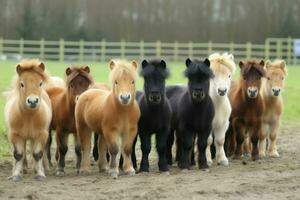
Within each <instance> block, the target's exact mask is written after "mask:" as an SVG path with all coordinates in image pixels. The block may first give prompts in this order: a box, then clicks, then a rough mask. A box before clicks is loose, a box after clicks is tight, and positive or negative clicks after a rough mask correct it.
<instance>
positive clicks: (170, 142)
mask: <svg viewBox="0 0 300 200" xmlns="http://www.w3.org/2000/svg"><path fill="white" fill-rule="evenodd" d="M174 135H175V134H174V130H171V131H170V133H169V135H168V139H167V153H166V154H167V161H168V165H172V163H173V158H172V146H173V143H174Z"/></svg>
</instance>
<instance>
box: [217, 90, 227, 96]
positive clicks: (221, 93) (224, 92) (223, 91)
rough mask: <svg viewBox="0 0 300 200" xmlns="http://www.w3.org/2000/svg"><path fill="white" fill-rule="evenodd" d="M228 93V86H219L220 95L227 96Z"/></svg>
mask: <svg viewBox="0 0 300 200" xmlns="http://www.w3.org/2000/svg"><path fill="white" fill-rule="evenodd" d="M226 94H227V88H218V95H219V96H225V95H226Z"/></svg>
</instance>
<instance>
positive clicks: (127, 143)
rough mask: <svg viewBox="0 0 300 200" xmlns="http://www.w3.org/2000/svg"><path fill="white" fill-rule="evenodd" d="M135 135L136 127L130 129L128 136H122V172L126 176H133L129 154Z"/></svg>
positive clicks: (133, 171)
mask: <svg viewBox="0 0 300 200" xmlns="http://www.w3.org/2000/svg"><path fill="white" fill-rule="evenodd" d="M136 135H137V127H132V128H131V129H130V132H129V133H128V134H124V135H123V141H122V156H123V159H124V163H123V170H124V172H125V173H126V174H129V175H134V174H135V170H134V168H133V166H132V160H131V153H132V146H133V142H134V140H135V138H136Z"/></svg>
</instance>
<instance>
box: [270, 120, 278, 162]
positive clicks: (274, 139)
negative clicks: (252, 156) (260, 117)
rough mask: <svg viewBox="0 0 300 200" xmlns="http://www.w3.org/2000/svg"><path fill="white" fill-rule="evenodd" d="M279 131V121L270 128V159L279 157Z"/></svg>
mask: <svg viewBox="0 0 300 200" xmlns="http://www.w3.org/2000/svg"><path fill="white" fill-rule="evenodd" d="M278 129H279V120H278V121H277V122H276V123H275V124H273V125H272V126H271V127H270V145H269V156H270V157H276V158H277V157H279V153H278V151H277V145H276V143H277V132H278Z"/></svg>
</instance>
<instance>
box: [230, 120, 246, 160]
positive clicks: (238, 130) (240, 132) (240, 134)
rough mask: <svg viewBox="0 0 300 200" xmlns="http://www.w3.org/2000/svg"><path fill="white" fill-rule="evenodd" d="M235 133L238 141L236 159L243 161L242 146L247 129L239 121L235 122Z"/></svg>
mask: <svg viewBox="0 0 300 200" xmlns="http://www.w3.org/2000/svg"><path fill="white" fill-rule="evenodd" d="M233 132H234V134H233V135H234V136H235V139H236V149H235V152H234V157H233V158H234V159H241V158H242V153H243V150H242V145H243V142H244V139H245V128H244V126H243V124H242V122H239V121H238V119H236V120H234V121H233Z"/></svg>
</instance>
